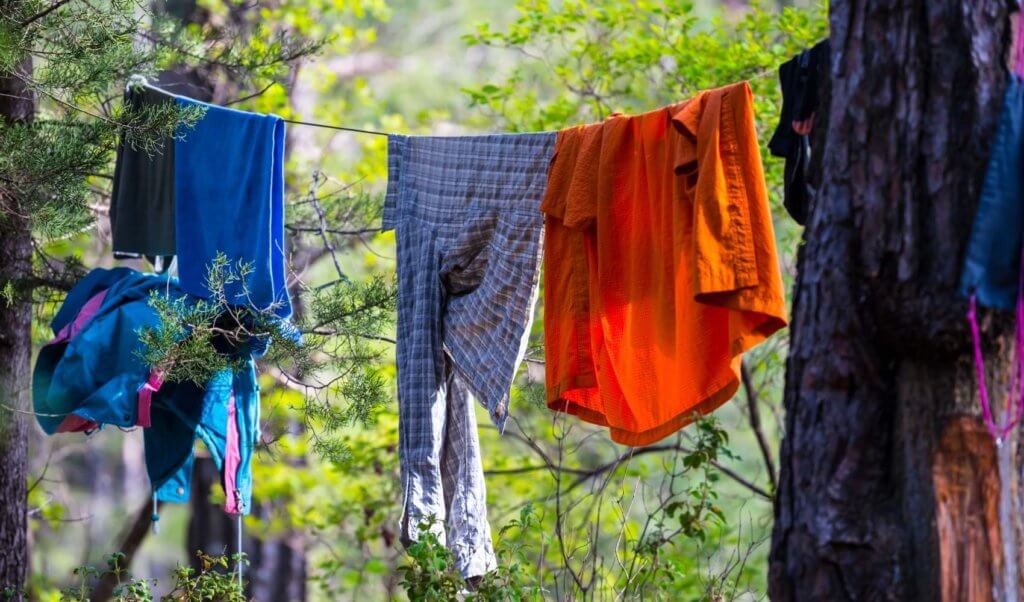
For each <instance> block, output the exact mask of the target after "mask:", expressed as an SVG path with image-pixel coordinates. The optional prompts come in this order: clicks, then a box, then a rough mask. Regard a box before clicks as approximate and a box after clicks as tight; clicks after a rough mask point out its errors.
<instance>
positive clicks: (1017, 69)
mask: <svg viewBox="0 0 1024 602" xmlns="http://www.w3.org/2000/svg"><path fill="white" fill-rule="evenodd" d="M1016 19H1017V47H1016V48H1015V49H1014V50H1015V51H1016V52H1015V53H1014V57H1013V58H1014V60H1013V71H1014V73H1016V74H1017V75H1018V76H1019V77H1024V31H1021V28H1022V27H1024V19H1021V15H1020V13H1019V12H1018V13H1016Z"/></svg>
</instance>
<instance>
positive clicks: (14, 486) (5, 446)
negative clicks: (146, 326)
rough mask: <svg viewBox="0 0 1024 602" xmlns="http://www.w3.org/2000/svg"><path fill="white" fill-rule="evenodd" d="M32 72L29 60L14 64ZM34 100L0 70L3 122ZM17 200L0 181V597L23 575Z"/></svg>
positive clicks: (22, 266) (25, 323) (25, 243)
mask: <svg viewBox="0 0 1024 602" xmlns="http://www.w3.org/2000/svg"><path fill="white" fill-rule="evenodd" d="M16 68H17V69H19V70H20V71H21V72H22V73H31V71H32V62H31V60H30V59H27V60H25V61H23V62H22V63H21V64H20V65H19V66H18V67H16ZM34 114H35V100H34V98H33V96H32V93H31V91H29V90H27V89H26V88H25V86H24V85H23V84H22V83H21V81H20V80H18V79H17V78H15V77H12V76H11V75H9V74H0V117H2V118H3V120H4V121H5V122H6V123H7V124H11V123H15V122H27V121H31V120H32V118H33V115H34ZM21 207H22V201H21V199H20V198H19V197H18V194H17V192H16V191H15V190H13V189H12V187H10V186H4V185H3V184H0V286H4V285H6V284H8V283H10V284H12V285H14V286H15V289H17V293H16V294H15V295H14V296H13V298H11V299H10V300H7V299H2V300H0V597H2V596H3V595H4V593H5V590H7V589H10V590H11V591H12V592H13V597H12V599H14V600H21V599H22V597H23V596H24V594H23V592H22V588H23V587H24V585H25V579H26V576H27V574H28V566H29V549H28V499H27V495H28V492H27V480H28V479H27V471H28V449H27V447H28V421H27V412H28V411H29V410H30V408H29V374H30V370H29V362H30V359H31V353H32V346H31V345H32V322H31V319H32V313H31V305H30V299H29V295H28V294H27V293H26V292H24V291H22V290H21V287H20V286H18V285H17V283H18V282H21V281H24V280H25V277H26V276H28V275H29V274H30V273H31V264H32V234H31V231H30V230H29V224H28V221H27V220H26V219H25V218H24V217H23V215H24V213H23V211H21Z"/></svg>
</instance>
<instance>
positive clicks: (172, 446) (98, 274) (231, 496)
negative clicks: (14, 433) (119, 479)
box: [32, 268, 259, 513]
mask: <svg viewBox="0 0 1024 602" xmlns="http://www.w3.org/2000/svg"><path fill="white" fill-rule="evenodd" d="M154 292H155V293H158V294H164V295H169V296H170V297H171V298H172V299H185V300H187V299H188V297H187V296H186V295H185V294H184V293H183V291H182V290H181V288H180V287H179V286H178V284H177V282H175V281H174V280H173V279H172V280H168V278H166V277H158V276H154V275H150V274H141V273H139V272H136V271H135V270H131V269H128V268H116V269H113V270H104V269H97V270H93V271H91V272H89V274H88V275H86V276H85V277H84V278H83V279H82V280H81V281H80V282H79V283H78V284H77V285H76V286H75V287H74V288H73V289H72V290H71V292H70V293H69V294H68V296H67V298H66V299H65V302H64V304H63V305H62V306H61V309H60V311H58V313H57V315H56V317H55V318H54V321H53V324H52V328H53V332H54V335H55V336H54V339H53V340H51V341H50V342H49V343H47V344H46V345H45V346H44V347H43V348H42V349H41V350H40V352H39V356H38V358H37V360H36V365H35V369H34V372H33V380H32V401H33V405H34V409H35V413H36V417H37V420H38V421H39V425H40V427H42V429H43V430H44V431H45V432H46V433H47V434H53V433H58V432H80V431H86V432H89V431H92V430H95V429H98V428H101V427H102V426H103V425H107V424H110V425H114V426H118V427H122V428H129V427H133V426H142V427H147V428H146V431H145V442H146V468H147V471H148V473H149V477H150V481H151V483H152V485H153V489H154V491H156V494H157V498H158V499H159V500H164V501H183V500H187V499H188V489H189V488H188V485H189V480H190V479H191V466H192V464H191V462H192V450H193V447H194V442H195V440H196V438H197V437H198V438H201V439H202V440H203V441H204V443H205V444H206V447H207V448H208V449H209V450H210V453H211V454H212V455H213V457H214V459H215V460H217V462H218V466H219V467H220V468H221V470H222V474H223V478H224V484H225V492H226V494H227V504H226V507H227V510H228V511H229V512H232V513H247V512H248V511H249V508H250V506H251V496H252V477H251V458H252V453H253V449H254V446H255V441H256V440H257V439H258V436H259V430H258V429H259V390H258V388H257V386H256V375H255V367H254V364H253V362H252V360H251V358H241V359H245V361H243V362H242V363H243V366H242V367H241V368H239V369H238V370H224V371H221V372H218V373H216V374H215V375H214V377H213V378H212V379H211V382H210V383H208V384H207V385H206V386H205V387H198V386H196V385H195V384H192V383H187V382H181V383H162V382H161V379H160V378H159V376H158V375H155V374H153V373H152V372H151V370H150V367H149V366H147V365H146V364H145V363H144V362H143V361H142V360H141V358H140V356H139V353H140V351H141V350H142V346H141V342H140V341H139V337H138V332H139V331H140V330H141V329H144V328H155V327H157V326H158V325H159V317H158V316H157V314H156V312H155V311H154V310H153V308H152V307H150V305H149V298H150V295H151V294H152V293H154Z"/></svg>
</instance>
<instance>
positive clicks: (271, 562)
mask: <svg viewBox="0 0 1024 602" xmlns="http://www.w3.org/2000/svg"><path fill="white" fill-rule="evenodd" d="M216 487H220V472H219V471H218V470H217V466H216V464H214V462H213V459H212V458H210V457H197V458H196V463H195V466H194V468H193V471H192V498H191V500H190V502H189V506H190V510H191V513H190V518H189V523H188V542H187V545H188V550H189V554H190V563H191V565H192V568H194V569H196V570H199V569H200V568H201V566H200V562H199V558H198V557H197V556H196V552H198V551H203V552H205V553H207V554H227V555H228V556H231V555H233V554H235V552H237V548H238V543H237V541H238V519H237V518H236V517H233V516H229V515H227V514H225V513H224V506H223V505H221V504H215V503H211V502H210V492H211V491H212V490H213V489H214V488H216ZM254 506H255V508H254V509H253V512H254V513H255V514H256V516H259V517H260V518H264V519H266V518H269V517H268V516H266V514H267V511H266V505H265V504H259V503H256V504H254ZM243 536H244V533H243ZM242 547H243V550H244V551H245V553H246V554H247V555H248V558H249V563H250V564H249V566H248V567H247V568H246V570H245V582H246V598H247V599H250V600H259V601H260V602H264V601H265V602H296V601H300V600H305V599H306V554H305V542H304V540H303V538H302V537H301V535H298V534H292V535H288V534H286V535H283V536H279V537H272V538H269V539H265V540H263V539H258V538H255V537H245V538H244V541H243V543H242Z"/></svg>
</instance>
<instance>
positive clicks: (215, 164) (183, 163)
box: [174, 97, 292, 318]
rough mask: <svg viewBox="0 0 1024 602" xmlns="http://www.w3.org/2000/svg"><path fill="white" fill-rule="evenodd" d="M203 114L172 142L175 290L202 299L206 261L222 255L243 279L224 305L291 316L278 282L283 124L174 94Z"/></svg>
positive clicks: (283, 286) (284, 288) (281, 272)
mask: <svg viewBox="0 0 1024 602" xmlns="http://www.w3.org/2000/svg"><path fill="white" fill-rule="evenodd" d="M177 100H178V103H179V104H180V105H181V106H190V105H196V106H202V107H204V108H205V109H206V114H205V116H204V117H203V118H202V119H201V120H200V121H199V123H198V124H196V126H195V128H193V129H191V130H187V131H184V132H182V136H183V139H181V140H178V141H177V142H176V143H175V151H174V162H175V171H174V190H175V203H176V212H175V215H176V217H175V230H176V232H177V237H176V238H177V250H178V273H179V277H180V279H181V287H182V289H184V290H185V292H187V293H189V294H191V295H195V296H197V297H209V295H210V291H209V290H208V288H207V286H206V284H207V282H206V278H207V273H208V270H209V267H210V265H211V264H212V263H213V261H214V260H215V259H216V257H217V254H218V253H223V254H224V255H225V256H226V258H227V260H228V261H229V262H230V264H231V265H232V266H234V267H235V268H236V269H237V267H238V266H239V264H240V263H244V264H247V265H249V266H251V268H252V271H251V273H249V274H248V275H247V276H246V277H245V278H244V281H239V282H232V283H229V284H228V285H227V286H226V291H225V292H226V294H227V302H228V303H229V304H233V305H242V306H252V307H255V308H257V309H267V308H270V307H271V306H273V307H274V308H275V309H274V313H275V314H276V315H277V316H278V317H281V318H288V317H289V316H291V313H292V307H291V301H290V299H289V298H288V288H287V282H286V281H285V259H284V255H285V248H284V121H283V120H282V119H281V118H280V117H277V116H274V115H259V114H257V113H248V112H244V111H236V110H234V109H228V108H224V107H218V106H215V105H209V104H206V103H201V102H199V101H196V100H191V99H188V98H184V97H178V99H177Z"/></svg>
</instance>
